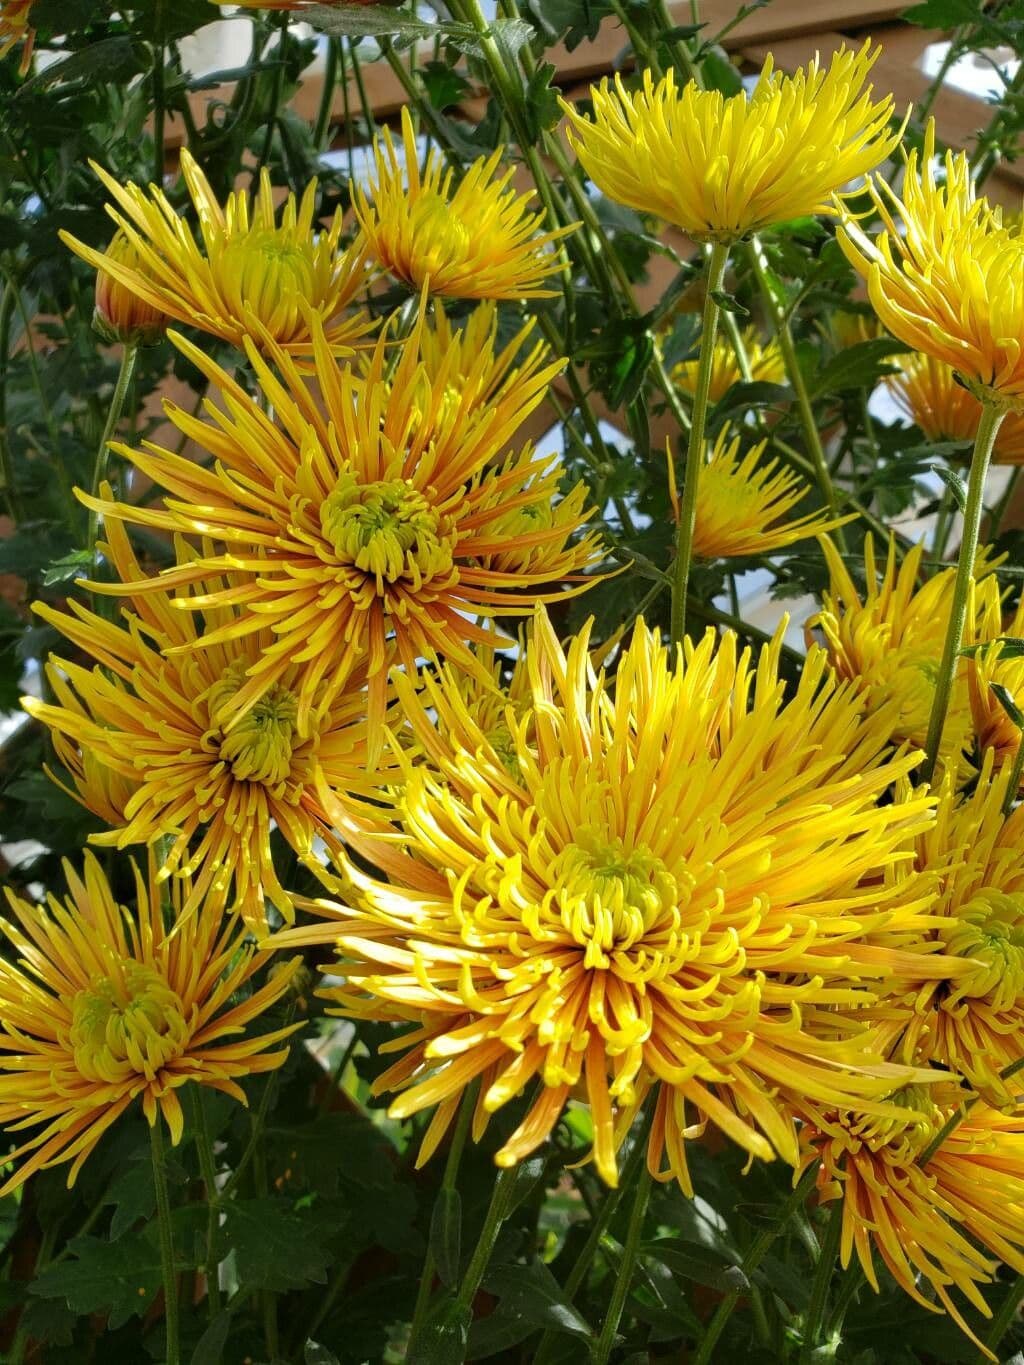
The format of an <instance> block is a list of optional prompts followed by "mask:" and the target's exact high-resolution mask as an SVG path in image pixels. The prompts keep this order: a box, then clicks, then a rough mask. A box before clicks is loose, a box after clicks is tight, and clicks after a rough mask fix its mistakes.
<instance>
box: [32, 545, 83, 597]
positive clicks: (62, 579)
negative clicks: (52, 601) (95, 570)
mask: <svg viewBox="0 0 1024 1365" xmlns="http://www.w3.org/2000/svg"><path fill="white" fill-rule="evenodd" d="M92 565H93V552H92V551H91V550H72V551H71V553H70V554H67V555H61V557H60V559H55V560H54V561H53V563H52V564H51V565H50V567H49V568H48V569H46V570H45V571H44V573H43V587H44V588H52V587H53V585H54V583H66V582H67V581H68V579H69V578H80V577H81V576H82V574H83V573H88V572H89V571H90V570H91V569H92Z"/></svg>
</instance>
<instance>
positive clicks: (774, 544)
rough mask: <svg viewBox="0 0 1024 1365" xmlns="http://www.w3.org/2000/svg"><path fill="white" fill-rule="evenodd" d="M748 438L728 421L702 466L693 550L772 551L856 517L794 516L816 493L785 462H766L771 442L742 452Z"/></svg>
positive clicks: (725, 553) (710, 554) (721, 555)
mask: <svg viewBox="0 0 1024 1365" xmlns="http://www.w3.org/2000/svg"><path fill="white" fill-rule="evenodd" d="M741 444H742V437H741V436H740V435H739V434H736V435H733V433H732V430H731V428H730V427H729V425H728V424H726V425H725V426H723V427H722V429H721V431H720V432H719V433H718V436H717V438H716V440H715V445H714V449H713V450H712V452H711V458H710V459H709V461H708V462H707V464H705V465H704V466H703V467H702V469H701V476H700V483H699V484H698V487H697V515H696V522H695V524H694V531H693V553H694V554H695V555H698V556H700V557H701V558H702V559H727V558H731V557H733V556H736V555H756V554H769V553H771V552H772V551H773V550H781V549H783V548H784V547H785V546H786V545H792V544H794V543H795V542H796V541H798V540H803V539H805V537H807V536H813V535H819V534H821V533H823V532H825V531H832V530H835V528H836V527H837V526H842V525H844V524H845V523H846V522H847V521H849V520H851V518H850V517H839V518H835V517H833V518H831V519H830V518H829V517H828V515H827V513H824V512H822V511H820V510H816V511H812V512H807V513H805V514H804V515H803V516H799V517H795V518H793V519H792V520H789V521H787V520H785V518H786V517H787V516H788V514H789V513H790V512H791V511H792V510H793V508H794V507H796V506H797V505H798V504H799V503H801V502H803V500H804V498H805V497H806V496H807V495H808V493H810V491H811V490H810V489H809V488H808V486H807V484H805V483H804V481H803V480H802V479H801V478H800V477H799V476H798V475H796V474H794V473H793V471H792V470H790V469H786V468H785V467H783V466H782V464H781V462H780V461H779V460H777V459H775V460H763V459H762V458H761V457H762V456H763V454H764V448H765V444H766V442H765V441H758V442H757V443H756V444H755V445H753V446H751V447H750V449H749V450H748V451H747V452H746V454H741V453H740V446H741Z"/></svg>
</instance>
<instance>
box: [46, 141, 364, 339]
mask: <svg viewBox="0 0 1024 1365" xmlns="http://www.w3.org/2000/svg"><path fill="white" fill-rule="evenodd" d="M93 170H94V171H95V172H96V174H97V175H98V176H99V178H100V179H101V180H102V181H103V184H104V185H105V186H106V188H107V189H108V190H109V192H110V194H111V197H112V198H113V200H114V204H113V205H108V206H107V211H108V213H109V214H110V216H111V218H112V219H113V220H114V222H115V223H116V224H117V226H118V228H119V229H120V231H121V233H123V235H124V238H125V240H126V241H127V243H128V244H130V246H131V248H132V254H131V255H129V254H128V253H127V251H125V252H124V253H122V254H121V255H118V256H112V255H110V254H109V253H104V252H102V251H96V250H94V249H93V248H92V247H89V246H86V245H85V244H84V243H83V242H80V241H78V240H77V239H76V238H75V237H72V236H71V234H70V233H68V232H62V233H61V238H62V240H63V241H64V242H65V244H66V245H67V246H69V247H70V248H71V250H72V251H74V252H75V253H76V254H77V255H79V256H81V257H82V259H83V260H85V261H88V263H89V264H90V265H91V266H94V267H95V268H96V269H97V270H98V271H100V272H102V273H103V274H105V275H106V276H108V277H109V279H110V280H112V281H115V282H116V283H117V284H118V285H120V286H121V287H122V289H124V290H127V291H128V292H129V293H131V294H134V295H136V296H137V297H138V299H139V300H140V306H142V305H148V307H150V308H152V309H155V310H156V311H157V312H159V313H161V314H165V315H166V316H167V317H168V318H174V319H175V320H176V321H178V322H184V323H188V324H189V326H192V327H198V328H199V329H200V330H201V331H204V332H209V333H211V334H212V335H213V336H217V337H221V338H222V339H223V340H224V341H229V342H231V344H232V345H234V346H238V347H239V348H241V347H242V346H243V343H244V340H245V338H253V337H259V338H269V339H270V340H272V341H274V342H276V343H277V344H278V345H279V346H280V347H281V348H282V349H283V350H285V351H286V352H287V353H288V354H289V355H292V356H309V354H310V353H311V351H312V330H311V329H312V325H313V320H314V319H315V320H316V321H317V323H319V324H320V326H321V328H322V331H323V336H324V340H325V342H326V345H327V347H328V348H329V349H330V350H331V352H332V353H333V354H334V355H350V354H351V353H352V348H353V345H355V344H356V343H357V342H358V341H359V340H360V339H361V338H363V337H364V336H365V334H366V333H367V331H369V330H370V328H371V325H372V324H371V322H370V320H369V318H368V316H367V314H366V313H365V312H363V311H359V310H357V311H355V312H349V311H347V310H349V308H350V305H351V304H352V303H353V300H354V299H355V297H356V295H357V294H358V293H359V291H360V290H361V289H362V288H363V286H364V284H365V282H366V270H365V266H366V258H365V252H364V251H363V249H362V247H361V246H360V245H359V244H358V243H356V244H355V245H354V246H352V247H350V248H349V249H348V250H343V249H342V248H341V245H340V238H341V227H342V224H341V211H340V209H339V210H338V211H337V212H336V213H335V215H334V218H333V219H332V221H331V223H330V225H329V226H328V227H326V228H320V227H318V226H317V224H316V223H315V222H314V220H313V212H314V208H315V205H316V191H317V186H316V181H315V180H313V181H311V182H310V183H309V184H308V185H307V186H306V189H305V191H304V193H303V195H302V199H301V201H300V202H299V203H298V204H296V201H295V196H294V195H291V194H290V195H289V196H288V198H287V199H286V200H285V203H284V206H283V208H282V209H281V212H280V214H278V213H277V212H276V211H275V208H274V195H273V190H272V189H271V185H270V176H269V174H268V173H267V171H266V170H265V169H264V171H263V172H262V175H261V178H260V186H259V191H258V193H257V194H256V195H255V196H254V197H253V196H250V195H249V194H248V193H246V192H245V191H244V190H236V191H234V192H232V193H231V194H229V195H228V198H227V202H226V204H225V205H223V206H221V205H220V204H219V203H218V202H217V199H216V197H215V195H214V193H213V190H212V189H211V188H210V184H209V182H208V181H207V179H206V176H205V175H204V174H203V172H202V171H201V170H200V168H199V166H198V164H197V163H196V161H195V160H194V159H193V158H192V156H191V155H190V154H189V152H188V151H187V150H184V151H182V153H181V170H182V175H183V176H184V178H185V184H186V185H187V187H188V192H189V197H190V198H191V201H192V207H193V209H194V211H195V213H196V217H197V219H198V226H199V235H198V237H197V236H196V234H195V233H194V232H193V231H192V229H191V228H190V227H189V225H188V223H187V222H186V221H185V219H184V218H181V217H180V216H179V215H178V214H177V213H176V212H175V211H174V209H173V208H172V207H171V204H170V203H169V201H168V199H167V196H166V195H165V194H164V192H163V190H162V189H159V188H158V187H157V186H155V185H151V186H150V188H149V191H148V193H147V192H146V191H145V190H143V189H141V188H140V187H139V186H138V185H120V184H118V182H117V181H116V180H115V179H114V177H113V176H112V175H110V174H108V172H107V171H105V170H104V169H103V167H102V166H98V165H96V164H95V163H93ZM114 205H116V207H115V206H114Z"/></svg>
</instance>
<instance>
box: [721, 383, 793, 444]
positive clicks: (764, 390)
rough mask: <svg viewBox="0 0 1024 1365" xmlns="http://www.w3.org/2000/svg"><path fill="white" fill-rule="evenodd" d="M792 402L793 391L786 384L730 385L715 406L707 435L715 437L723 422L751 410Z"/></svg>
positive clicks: (783, 405) (782, 405)
mask: <svg viewBox="0 0 1024 1365" xmlns="http://www.w3.org/2000/svg"><path fill="white" fill-rule="evenodd" d="M792 401H793V390H792V389H791V388H790V387H789V386H788V385H787V384H770V383H768V381H767V380H764V379H755V380H753V381H752V382H751V383H749V384H746V383H743V382H740V383H738V384H730V386H729V387H728V389H726V391H725V393H723V394H722V396H721V398H720V399H719V400H718V402H717V403H716V404H715V407H714V411H713V413H712V414H711V421H710V422H709V424H708V435H709V436H714V435H716V434H717V433H718V431H720V430H721V428H722V426H723V424H724V423H725V422H728V421H732V419H733V418H734V417H736V416H737V415H738V414H739V413H742V412H747V411H749V410H750V409H751V408H777V407H785V406H787V405H788V404H789V403H791V402H792Z"/></svg>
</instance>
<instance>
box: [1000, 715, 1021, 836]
mask: <svg viewBox="0 0 1024 1365" xmlns="http://www.w3.org/2000/svg"><path fill="white" fill-rule="evenodd" d="M1022 774H1024V731H1021V737H1020V740H1019V741H1018V744H1017V752H1016V753H1015V754H1014V756H1013V766H1012V767H1011V768H1010V778H1009V781H1008V783H1007V786H1006V795H1005V796H1004V797H1003V816H1004V818H1005V817H1006V816H1007V815H1009V813H1010V811H1011V810H1013V803H1014V801H1016V799H1017V793H1018V792H1019V791H1020V779H1021V775H1022Z"/></svg>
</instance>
